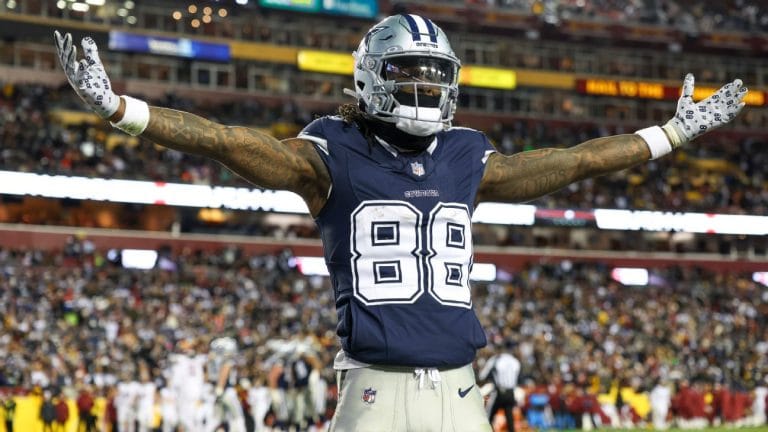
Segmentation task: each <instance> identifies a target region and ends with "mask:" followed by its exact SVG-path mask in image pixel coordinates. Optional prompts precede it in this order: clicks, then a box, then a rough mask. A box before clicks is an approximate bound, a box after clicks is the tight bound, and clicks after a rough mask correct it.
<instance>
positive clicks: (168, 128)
mask: <svg viewBox="0 0 768 432" xmlns="http://www.w3.org/2000/svg"><path fill="white" fill-rule="evenodd" d="M124 110H125V101H124V100H123V99H122V98H121V101H120V107H119V108H118V110H117V112H115V114H114V115H112V117H110V120H111V121H113V122H117V121H119V120H120V119H121V118H122V117H123V114H124ZM149 112H150V116H149V124H148V125H147V127H146V129H145V130H144V132H142V134H141V136H142V137H144V138H147V139H148V140H150V141H153V142H155V143H157V144H160V145H162V146H165V147H168V148H172V149H175V150H179V151H182V152H185V153H192V154H196V155H200V156H206V157H209V158H211V159H215V160H217V161H219V162H221V163H222V164H223V165H224V166H226V167H227V168H229V169H231V170H232V171H234V172H236V173H237V174H239V175H240V176H242V177H243V178H245V179H246V180H248V181H250V182H251V183H253V184H255V185H258V186H260V187H264V188H269V189H282V190H289V191H292V192H295V193H297V194H299V195H300V196H301V197H302V198H303V199H304V201H305V202H306V203H307V206H308V207H309V210H310V212H311V213H312V215H317V213H318V212H319V211H320V210H321V209H322V208H323V205H324V204H325V200H326V196H327V193H328V189H329V188H330V184H331V181H330V176H329V174H328V171H327V169H326V167H325V164H323V161H322V160H321V159H320V156H319V155H318V154H317V152H316V151H315V149H314V147H313V144H312V143H311V142H309V141H307V140H302V139H296V138H294V139H287V140H283V141H279V140H278V139H276V138H274V137H272V136H270V135H267V134H264V133H262V132H259V131H257V130H254V129H249V128H245V127H239V126H224V125H221V124H218V123H214V122H212V121H210V120H206V119H204V118H202V117H199V116H197V115H194V114H190V113H187V112H183V111H176V110H173V109H168V108H159V107H150V108H149Z"/></svg>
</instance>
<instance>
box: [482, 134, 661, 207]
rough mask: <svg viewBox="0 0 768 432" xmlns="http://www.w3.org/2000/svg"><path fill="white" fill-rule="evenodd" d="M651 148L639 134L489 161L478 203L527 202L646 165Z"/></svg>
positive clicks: (495, 155) (494, 157)
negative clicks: (571, 185) (636, 166)
mask: <svg viewBox="0 0 768 432" xmlns="http://www.w3.org/2000/svg"><path fill="white" fill-rule="evenodd" d="M650 156H651V153H650V150H648V145H647V144H646V143H645V141H644V140H643V139H642V138H641V137H640V136H639V135H636V134H630V135H615V136H609V137H604V138H596V139H593V140H589V141H586V142H584V143H582V144H579V145H577V146H575V147H571V148H567V149H553V148H547V149H539V150H532V151H528V152H522V153H517V154H514V155H510V156H504V155H501V154H498V153H494V154H492V155H491V156H490V157H489V158H488V164H487V166H486V168H485V173H484V174H483V179H482V181H481V183H480V190H479V192H478V200H479V201H497V202H524V201H530V200H532V199H535V198H538V197H541V196H544V195H546V194H549V193H551V192H554V191H556V190H558V189H560V188H562V187H564V186H567V185H569V184H571V183H573V182H576V181H579V180H583V179H585V178H589V177H596V176H599V175H603V174H608V173H611V172H614V171H620V170H622V169H625V168H629V167H631V166H634V165H637V164H639V163H641V162H645V161H647V160H648V158H649V157H650Z"/></svg>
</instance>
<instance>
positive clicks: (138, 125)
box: [110, 96, 149, 136]
mask: <svg viewBox="0 0 768 432" xmlns="http://www.w3.org/2000/svg"><path fill="white" fill-rule="evenodd" d="M120 97H121V98H123V100H124V101H125V112H124V113H123V118H122V119H120V121H119V122H117V123H114V122H110V123H111V124H112V126H114V127H116V128H118V129H120V130H121V131H123V132H125V133H127V134H128V135H133V136H136V135H140V134H141V133H142V132H144V129H146V128H147V124H149V105H147V103H146V102H144V101H143V100H139V99H135V98H132V97H130V96H120Z"/></svg>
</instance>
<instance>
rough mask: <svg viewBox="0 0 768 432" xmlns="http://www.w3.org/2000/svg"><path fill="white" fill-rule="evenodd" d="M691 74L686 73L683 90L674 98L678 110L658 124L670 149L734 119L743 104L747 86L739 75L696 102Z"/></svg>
mask: <svg viewBox="0 0 768 432" xmlns="http://www.w3.org/2000/svg"><path fill="white" fill-rule="evenodd" d="M693 83H694V79H693V74H690V73H689V74H688V75H686V76H685V81H684V82H683V94H682V95H681V96H680V99H678V101H677V112H676V113H675V116H674V117H673V118H672V119H671V120H669V121H668V122H667V123H666V124H665V125H664V126H662V127H661V128H662V129H664V132H665V133H666V135H667V138H669V143H670V145H671V146H672V148H673V149H675V148H677V147H680V146H681V145H683V144H685V143H687V142H688V141H691V140H693V139H694V138H696V137H698V136H699V135H702V134H704V133H706V132H709V131H711V130H712V129H716V128H719V127H720V126H722V125H724V124H726V123H728V122H729V121H731V120H733V119H734V117H736V115H737V114H738V113H739V112H740V111H741V109H742V108H744V102H742V100H743V99H744V96H745V95H746V94H747V88H746V87H744V86H743V84H742V82H741V80H740V79H737V80H735V81H733V82H730V83H728V84H726V85H724V86H722V87H720V90H718V91H717V92H715V94H713V95H712V96H710V97H708V98H706V99H704V100H703V101H700V102H698V103H696V102H694V101H693Z"/></svg>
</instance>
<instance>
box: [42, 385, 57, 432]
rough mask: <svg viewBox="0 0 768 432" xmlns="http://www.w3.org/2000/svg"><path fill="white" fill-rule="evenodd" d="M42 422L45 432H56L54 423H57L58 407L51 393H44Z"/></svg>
mask: <svg viewBox="0 0 768 432" xmlns="http://www.w3.org/2000/svg"><path fill="white" fill-rule="evenodd" d="M40 420H41V421H42V422H43V432H54V431H53V422H55V421H56V405H55V404H54V403H53V399H52V397H51V393H50V392H49V391H45V392H43V404H42V405H41V406H40Z"/></svg>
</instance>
